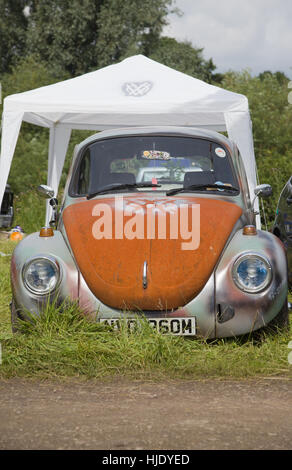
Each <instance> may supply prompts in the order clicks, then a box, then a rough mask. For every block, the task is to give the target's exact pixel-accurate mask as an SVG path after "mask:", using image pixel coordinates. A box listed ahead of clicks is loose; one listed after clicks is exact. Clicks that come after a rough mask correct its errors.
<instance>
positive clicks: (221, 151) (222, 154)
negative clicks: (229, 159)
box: [215, 147, 226, 158]
mask: <svg viewBox="0 0 292 470" xmlns="http://www.w3.org/2000/svg"><path fill="white" fill-rule="evenodd" d="M215 153H216V155H218V157H221V158H224V157H226V152H225V150H224V149H222V148H221V147H217V148H216V149H215Z"/></svg>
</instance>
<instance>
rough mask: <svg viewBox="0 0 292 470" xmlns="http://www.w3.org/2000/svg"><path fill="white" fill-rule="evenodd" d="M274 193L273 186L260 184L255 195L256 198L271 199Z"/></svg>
mask: <svg viewBox="0 0 292 470" xmlns="http://www.w3.org/2000/svg"><path fill="white" fill-rule="evenodd" d="M272 192H273V188H272V186H270V185H269V184H259V185H258V186H256V187H255V189H254V193H255V196H256V197H263V198H266V197H270V196H271V194H272Z"/></svg>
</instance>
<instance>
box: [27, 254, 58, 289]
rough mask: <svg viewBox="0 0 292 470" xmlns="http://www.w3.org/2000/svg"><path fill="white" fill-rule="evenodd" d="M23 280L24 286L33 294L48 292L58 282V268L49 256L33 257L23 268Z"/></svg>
mask: <svg viewBox="0 0 292 470" xmlns="http://www.w3.org/2000/svg"><path fill="white" fill-rule="evenodd" d="M22 275H23V281H24V284H25V286H26V288H27V289H28V290H30V291H32V292H33V293H34V294H39V295H43V294H48V293H49V292H52V291H53V290H54V289H55V287H56V285H57V284H58V281H59V278H60V268H59V265H58V264H57V263H56V261H55V260H53V259H51V258H43V257H39V258H34V259H32V260H30V261H28V262H27V263H26V265H25V266H24V268H23V274H22Z"/></svg>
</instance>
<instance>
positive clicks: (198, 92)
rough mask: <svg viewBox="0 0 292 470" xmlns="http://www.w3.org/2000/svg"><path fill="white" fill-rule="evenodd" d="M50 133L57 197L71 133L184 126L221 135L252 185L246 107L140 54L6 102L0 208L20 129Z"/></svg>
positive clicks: (51, 177) (240, 99) (221, 91)
mask: <svg viewBox="0 0 292 470" xmlns="http://www.w3.org/2000/svg"><path fill="white" fill-rule="evenodd" d="M22 121H26V122H30V123H32V124H37V125H39V126H44V127H49V128H50V147H49V162H48V181H47V183H48V184H49V185H50V186H52V187H53V189H54V190H55V192H56V193H57V191H58V185H59V181H60V177H61V172H62V168H63V164H64V159H65V155H66V151H67V147H68V142H69V140H70V133H71V129H92V130H103V129H110V128H116V127H129V126H189V127H205V128H207V129H209V130H216V131H226V130H227V132H228V136H229V138H231V139H232V140H233V141H234V142H235V143H236V144H237V146H238V148H239V150H240V152H241V155H242V157H243V160H244V163H245V167H246V172H247V178H248V181H249V185H250V189H251V192H252V190H253V188H254V187H255V185H256V167H255V158H254V150H253V139H252V130H251V121H250V115H249V109H248V100H247V98H246V97H245V96H243V95H240V94H237V93H233V92H230V91H227V90H224V89H222V88H219V87H216V86H213V85H210V84H208V83H205V82H203V81H201V80H198V79H196V78H193V77H191V76H189V75H186V74H184V73H181V72H178V71H176V70H173V69H171V68H169V67H167V66H165V65H162V64H160V63H158V62H155V61H153V60H151V59H149V58H147V57H144V56H142V55H137V56H133V57H129V58H128V59H125V60H123V61H122V62H120V63H118V64H114V65H110V66H108V67H105V68H103V69H100V70H97V71H94V72H90V73H87V74H85V75H82V76H79V77H76V78H72V79H69V80H65V81H63V82H59V83H56V84H53V85H48V86H45V87H41V88H37V89H35V90H31V91H27V92H24V93H19V94H15V95H11V96H8V97H6V98H5V100H4V110H3V121H2V141H1V159H0V203H1V201H2V197H3V193H4V189H5V185H6V182H7V178H8V174H9V170H10V165H11V161H12V157H13V154H14V150H15V145H16V142H17V138H18V134H19V130H20V127H21V122H22Z"/></svg>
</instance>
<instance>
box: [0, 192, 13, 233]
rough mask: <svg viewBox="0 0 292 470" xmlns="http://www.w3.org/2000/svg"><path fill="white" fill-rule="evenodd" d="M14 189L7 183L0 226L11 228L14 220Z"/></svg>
mask: <svg viewBox="0 0 292 470" xmlns="http://www.w3.org/2000/svg"><path fill="white" fill-rule="evenodd" d="M13 215H14V212H13V191H12V189H11V187H10V185H9V184H7V185H6V189H5V193H4V197H3V202H2V205H1V208H0V228H9V227H11V226H12V222H13Z"/></svg>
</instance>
